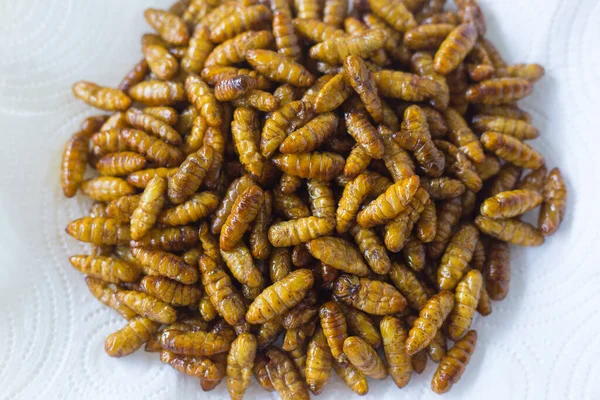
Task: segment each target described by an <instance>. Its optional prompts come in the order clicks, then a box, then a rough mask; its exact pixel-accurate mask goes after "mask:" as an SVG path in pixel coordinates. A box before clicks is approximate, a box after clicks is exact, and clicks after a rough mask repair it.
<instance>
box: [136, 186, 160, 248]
mask: <svg viewBox="0 0 600 400" xmlns="http://www.w3.org/2000/svg"><path fill="white" fill-rule="evenodd" d="M166 193H167V180H166V179H165V178H161V177H158V176H155V177H154V178H152V180H151V181H150V182H149V183H148V186H146V188H145V189H144V193H143V194H142V196H141V197H140V202H139V204H138V206H137V207H136V209H135V210H134V211H133V214H132V215H131V238H132V239H133V240H140V239H141V238H143V237H144V236H145V235H146V233H148V231H149V230H150V229H152V227H153V226H154V224H155V223H156V220H157V218H158V214H159V213H160V212H161V210H162V208H163V206H164V204H165V200H166V197H167V196H166Z"/></svg>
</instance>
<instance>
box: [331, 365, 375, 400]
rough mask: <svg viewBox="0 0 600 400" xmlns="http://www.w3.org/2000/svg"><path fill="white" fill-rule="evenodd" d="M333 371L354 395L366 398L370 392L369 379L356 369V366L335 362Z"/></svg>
mask: <svg viewBox="0 0 600 400" xmlns="http://www.w3.org/2000/svg"><path fill="white" fill-rule="evenodd" d="M333 370H334V371H335V373H336V374H337V375H338V376H339V377H340V378H342V380H343V381H344V383H345V384H346V386H348V387H349V388H350V389H352V391H353V392H354V393H356V394H358V395H359V396H364V395H365V394H367V393H368V392H369V383H368V382H367V377H366V376H365V375H364V374H363V373H362V372H360V371H359V370H358V369H357V368H356V367H354V365H352V364H347V365H342V364H340V363H338V362H337V361H335V360H333Z"/></svg>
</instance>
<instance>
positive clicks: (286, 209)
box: [273, 192, 310, 219]
mask: <svg viewBox="0 0 600 400" xmlns="http://www.w3.org/2000/svg"><path fill="white" fill-rule="evenodd" d="M273 206H274V208H275V212H276V213H278V214H281V215H282V216H284V217H286V218H290V219H298V218H306V217H308V216H310V210H309V209H308V206H307V205H306V204H304V202H303V201H302V199H301V198H300V197H299V196H297V195H296V194H295V193H291V194H287V195H286V194H283V193H280V192H275V196H274V204H273Z"/></svg>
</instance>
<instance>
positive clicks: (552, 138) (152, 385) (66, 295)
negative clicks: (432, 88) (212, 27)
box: [0, 0, 600, 400]
mask: <svg viewBox="0 0 600 400" xmlns="http://www.w3.org/2000/svg"><path fill="white" fill-rule="evenodd" d="M168 3H169V0H164V1H162V0H152V1H148V0H127V1H123V0H83V1H82V0H79V1H78V0H29V1H25V0H21V1H14V0H0V123H1V127H2V128H1V130H0V137H1V139H2V140H1V142H0V143H1V147H0V152H1V157H0V171H1V177H0V205H1V207H0V247H1V250H0V265H1V267H0V277H1V279H0V315H1V319H0V338H1V339H2V345H1V346H0V360H1V361H0V388H1V389H0V398H1V399H81V398H85V399H109V398H111V399H154V398H156V399H159V398H160V399H181V398H204V399H213V398H215V399H216V398H223V397H224V396H226V389H225V385H224V384H222V385H221V386H220V387H219V388H218V389H216V390H215V391H213V392H210V393H202V392H201V391H200V388H199V385H198V382H197V381H196V380H194V379H192V378H189V377H185V376H183V375H182V374H180V373H177V372H175V371H174V370H173V369H172V368H170V367H168V366H165V365H162V364H161V363H160V362H159V360H158V357H157V356H156V354H147V353H144V352H143V351H140V352H137V353H136V354H135V355H133V356H131V357H126V358H124V359H113V358H110V357H108V356H106V355H105V354H104V351H103V345H104V338H105V337H106V335H108V334H109V333H110V332H112V331H114V330H116V329H118V328H119V327H120V326H121V325H123V321H122V320H120V318H119V317H118V316H116V315H115V313H113V312H112V311H111V310H108V309H105V308H104V307H103V306H101V305H100V304H99V303H98V302H97V301H95V300H94V299H93V298H92V297H91V296H90V294H89V293H88V291H87V288H86V287H85V284H84V282H83V279H82V277H81V275H80V274H79V273H78V272H77V271H75V270H74V269H73V268H72V267H70V265H69V263H68V261H67V257H68V256H69V255H71V254H75V253H78V252H81V251H82V249H83V247H82V246H81V245H80V244H78V243H76V242H75V241H74V240H72V239H71V238H69V237H68V236H67V235H66V234H65V232H64V227H65V226H66V224H67V223H68V222H69V221H71V220H73V219H75V218H78V217H80V216H82V215H83V214H85V213H86V212H87V210H88V206H89V203H88V201H86V200H84V199H83V198H81V197H77V198H75V199H71V200H67V199H65V198H64V197H63V196H62V193H61V191H60V187H59V178H58V173H59V172H58V171H59V162H60V157H61V152H62V149H63V146H64V143H65V141H66V140H67V138H68V137H69V136H70V135H71V133H72V132H74V131H75V130H76V129H77V127H78V125H79V124H80V122H81V120H82V119H83V118H84V117H85V116H87V115H91V114H92V113H94V111H93V110H92V109H90V108H89V107H88V106H86V105H84V104H83V103H82V102H80V101H77V100H75V99H74V98H73V96H72V95H71V89H70V88H71V84H72V83H73V82H74V81H77V80H80V79H88V80H92V81H96V82H99V83H102V84H106V85H115V84H117V83H118V82H119V80H120V78H121V77H122V76H123V75H124V73H125V72H126V71H128V69H129V68H130V67H131V66H132V65H133V63H134V62H136V61H137V60H138V59H140V51H139V38H140V35H141V34H142V33H144V32H147V31H149V30H150V28H149V27H147V26H146V24H145V22H144V19H143V17H142V12H143V10H144V8H145V7H148V6H157V7H166V6H167V4H168ZM481 3H482V8H483V10H484V11H485V14H486V17H487V21H488V26H489V31H490V32H489V34H488V37H490V38H491V39H492V40H493V41H494V42H495V43H497V45H498V47H499V48H500V49H501V50H502V53H503V54H504V56H505V57H506V59H507V60H508V61H509V62H511V63H515V62H538V63H541V64H543V65H544V66H545V67H546V76H545V77H544V79H543V80H542V81H541V82H539V83H538V84H536V87H535V91H534V94H533V95H532V96H530V97H529V98H528V99H526V101H524V102H523V103H524V106H525V108H526V109H527V110H528V111H530V112H531V113H532V114H533V116H534V122H535V125H536V126H538V127H539V128H540V130H541V138H540V139H539V140H536V141H535V146H536V147H537V148H539V149H540V150H541V151H543V153H544V154H545V155H546V156H547V161H548V165H549V166H550V167H553V166H555V165H558V166H560V168H561V169H562V171H563V175H564V176H565V177H566V180H567V184H568V189H569V206H568V212H567V217H566V219H565V221H564V223H563V225H562V227H561V229H560V231H559V232H558V233H557V234H556V235H555V236H553V237H552V238H550V239H549V240H548V241H547V243H546V245H544V246H543V247H541V248H537V249H514V251H513V256H512V260H513V279H512V286H511V290H510V294H509V296H508V299H507V300H506V301H504V302H502V303H494V312H493V314H492V315H491V316H489V317H487V318H485V319H482V318H478V319H477V320H476V321H475V327H476V329H477V330H478V331H479V338H480V340H479V343H478V345H477V349H476V351H475V354H474V356H473V359H472V361H471V363H470V365H469V366H468V368H467V371H466V372H465V374H464V377H463V378H462V380H461V381H460V383H459V384H457V385H456V386H455V387H454V388H453V389H452V391H451V392H450V393H449V394H448V395H446V396H445V398H446V399H449V400H450V399H488V400H495V399H498V400H500V399H589V400H595V399H599V398H600V386H599V385H598V382H597V379H598V377H599V376H600V367H599V366H598V363H597V358H598V356H599V355H600V341H598V334H599V332H600V313H598V312H597V307H598V304H599V303H600V294H599V291H598V287H600V274H599V272H598V262H599V261H600V257H599V255H600V252H599V248H600V245H599V244H598V243H599V240H598V239H599V229H598V225H597V224H598V223H599V222H600V219H599V210H600V207H598V206H597V202H598V198H599V197H598V196H599V195H600V193H599V191H598V189H597V187H598V184H599V181H598V179H599V178H598V176H599V175H600V174H599V173H600V167H599V166H598V162H599V159H600V154H599V153H598V150H599V147H600V139H599V138H600V136H599V135H600V131H599V129H598V126H599V124H598V122H597V121H598V117H599V114H600V111H599V107H598V106H599V105H600V103H599V102H598V95H599V89H600V86H599V84H598V81H599V80H600V72H599V71H600V52H599V51H598V40H599V39H600V28H599V27H600V3H599V2H598V0H569V1H567V0H530V1H520V0H494V1H492V0H485V1H484V0H482V1H481ZM432 373H433V364H432V363H430V364H429V366H428V368H427V370H426V372H425V373H424V374H423V375H422V376H415V377H414V378H413V379H412V381H411V383H410V384H409V386H408V387H407V388H405V389H402V390H398V389H397V388H396V387H395V386H394V385H393V384H392V382H391V381H390V380H389V379H388V380H387V381H385V382H370V384H371V390H370V392H369V394H368V396H367V397H366V398H372V399H374V398H386V399H388V398H389V399H392V398H399V397H402V398H411V399H434V398H438V397H437V396H436V395H434V394H433V393H432V392H431V391H430V389H429V382H430V379H431V375H432ZM269 396H270V397H275V396H274V395H269ZM269 396H267V395H266V394H265V393H264V392H262V391H261V390H260V389H259V387H258V385H257V384H256V383H254V384H253V385H252V388H251V389H250V390H249V392H248V394H247V397H246V398H248V399H252V398H265V397H269ZM339 396H344V397H347V398H351V397H352V393H351V392H350V391H349V390H348V389H346V388H345V387H344V386H343V385H342V384H341V383H340V382H339V381H338V380H337V379H336V380H335V382H332V383H331V384H330V385H329V387H327V389H326V390H325V392H324V394H322V395H321V396H320V397H319V398H322V399H333V398H335V397H337V398H339Z"/></svg>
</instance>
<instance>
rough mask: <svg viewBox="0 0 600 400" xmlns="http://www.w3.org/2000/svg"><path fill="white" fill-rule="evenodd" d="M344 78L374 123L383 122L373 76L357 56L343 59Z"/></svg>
mask: <svg viewBox="0 0 600 400" xmlns="http://www.w3.org/2000/svg"><path fill="white" fill-rule="evenodd" d="M344 78H345V79H346V82H348V84H349V85H350V86H351V87H352V88H353V89H354V91H355V92H356V93H357V94H358V95H359V96H360V99H361V100H362V102H363V104H364V106H365V108H366V109H367V111H368V112H369V114H370V115H371V117H373V120H375V121H376V122H382V121H383V107H382V104H381V98H380V97H379V92H378V91H377V86H376V85H375V82H374V80H373V74H372V73H371V71H369V68H367V65H366V64H365V62H364V60H363V59H362V58H360V57H358V56H353V55H349V56H348V57H346V58H345V59H344Z"/></svg>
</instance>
